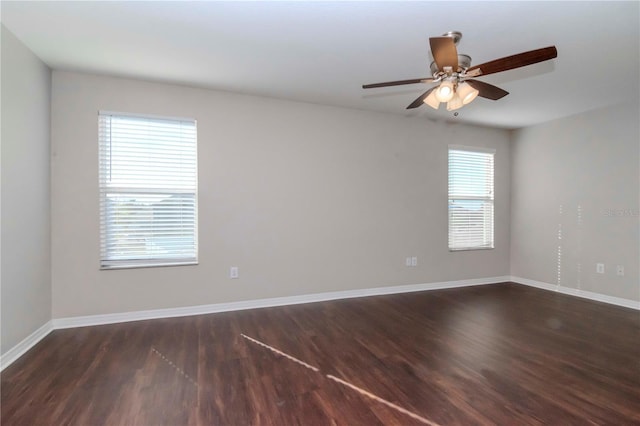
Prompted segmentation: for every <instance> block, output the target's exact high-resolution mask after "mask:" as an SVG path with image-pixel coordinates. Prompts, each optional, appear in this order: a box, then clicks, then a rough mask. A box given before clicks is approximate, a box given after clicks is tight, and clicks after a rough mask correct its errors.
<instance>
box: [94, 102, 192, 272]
mask: <svg viewBox="0 0 640 426" xmlns="http://www.w3.org/2000/svg"><path fill="white" fill-rule="evenodd" d="M98 127H99V145H100V146H99V149H100V173H99V174H100V265H101V267H102V268H103V269H109V268H123V267H140V266H156V265H183V264H195V263H197V258H198V256H197V253H198V238H197V225H198V220H197V211H198V209H197V200H198V191H197V148H196V145H197V132H196V122H195V120H184V119H161V118H152V117H140V116H131V115H122V114H115V113H106V112H100V114H99V116H98Z"/></svg>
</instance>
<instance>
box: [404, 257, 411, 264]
mask: <svg viewBox="0 0 640 426" xmlns="http://www.w3.org/2000/svg"><path fill="white" fill-rule="evenodd" d="M404 266H411V258H410V257H407V258H406V259H405V260H404Z"/></svg>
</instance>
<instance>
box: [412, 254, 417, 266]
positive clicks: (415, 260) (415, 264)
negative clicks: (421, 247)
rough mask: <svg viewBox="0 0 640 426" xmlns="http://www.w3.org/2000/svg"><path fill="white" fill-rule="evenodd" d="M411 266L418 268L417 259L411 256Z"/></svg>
mask: <svg viewBox="0 0 640 426" xmlns="http://www.w3.org/2000/svg"><path fill="white" fill-rule="evenodd" d="M411 266H418V258H417V257H415V256H413V257H412V258H411Z"/></svg>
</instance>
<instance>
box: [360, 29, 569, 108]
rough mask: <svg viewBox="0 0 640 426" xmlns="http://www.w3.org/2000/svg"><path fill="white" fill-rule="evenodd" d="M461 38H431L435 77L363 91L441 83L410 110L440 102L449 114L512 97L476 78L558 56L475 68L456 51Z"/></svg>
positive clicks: (534, 53) (547, 51) (548, 51)
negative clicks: (480, 102)
mask: <svg viewBox="0 0 640 426" xmlns="http://www.w3.org/2000/svg"><path fill="white" fill-rule="evenodd" d="M461 39H462V33H461V32H459V31H449V32H447V33H445V34H443V35H442V36H441V37H431V38H430V39H429V45H430V46H431V53H432V54H433V59H434V61H433V62H432V63H431V66H430V68H431V74H432V76H433V77H427V78H417V79H411V80H399V81H389V82H385V83H374V84H365V85H363V86H362V88H363V89H371V88H375V87H388V86H399V85H403V84H416V83H439V85H438V86H435V87H432V88H430V89H429V90H427V91H426V92H424V93H423V94H422V95H420V97H418V98H417V99H416V100H415V101H413V102H412V103H411V104H410V105H409V106H408V107H407V109H412V108H417V107H419V106H420V105H422V104H423V103H425V104H427V105H429V106H430V107H431V108H433V109H438V108H439V107H440V103H443V102H444V103H446V104H447V111H455V110H457V109H459V108H462V107H463V106H464V105H468V104H469V103H471V102H473V100H474V99H475V98H476V97H478V96H480V97H482V98H486V99H491V100H494V101H497V100H498V99H501V98H503V97H504V96H506V95H508V94H509V92H507V91H506V90H502V89H501V88H499V87H496V86H493V85H491V84H488V83H485V82H483V81H480V80H475V79H473V77H479V76H484V75H488V74H493V73H497V72H502V71H508V70H512V69H515V68H520V67H524V66H527V65H532V64H536V63H538V62H543V61H548V60H550V59H553V58H556V57H558V51H557V50H556V47H555V46H549V47H544V48H542V49H536V50H530V51H528V52H522V53H518V54H516V55H511V56H506V57H504V58H500V59H496V60H493V61H490V62H485V63H484V64H481V65H475V66H473V67H472V66H471V57H470V56H469V55H463V54H459V53H458V50H457V48H456V45H457V44H458V42H460V40H461ZM456 114H457V113H456Z"/></svg>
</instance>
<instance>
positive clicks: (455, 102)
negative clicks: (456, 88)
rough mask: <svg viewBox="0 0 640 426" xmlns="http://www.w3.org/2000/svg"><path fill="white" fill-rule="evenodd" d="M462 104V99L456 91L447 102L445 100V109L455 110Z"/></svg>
mask: <svg viewBox="0 0 640 426" xmlns="http://www.w3.org/2000/svg"><path fill="white" fill-rule="evenodd" d="M463 105H464V104H463V103H462V99H461V98H460V96H458V94H457V93H456V95H455V96H454V97H453V98H451V100H450V101H449V102H447V111H455V110H457V109H459V108H462V106H463Z"/></svg>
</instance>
